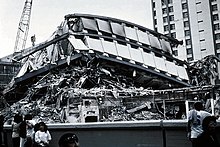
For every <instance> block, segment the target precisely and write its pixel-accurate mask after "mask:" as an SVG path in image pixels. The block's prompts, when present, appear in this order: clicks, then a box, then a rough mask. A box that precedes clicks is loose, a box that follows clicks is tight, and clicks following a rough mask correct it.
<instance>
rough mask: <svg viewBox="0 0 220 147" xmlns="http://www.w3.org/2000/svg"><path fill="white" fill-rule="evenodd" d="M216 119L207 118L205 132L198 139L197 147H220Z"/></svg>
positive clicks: (203, 126) (205, 119)
mask: <svg viewBox="0 0 220 147" xmlns="http://www.w3.org/2000/svg"><path fill="white" fill-rule="evenodd" d="M215 127H216V117H215V116H207V117H205V118H204V120H203V123H202V128H203V132H202V134H200V135H199V136H198V138H197V142H196V147H220V144H219V142H218V139H217V136H216V133H215Z"/></svg>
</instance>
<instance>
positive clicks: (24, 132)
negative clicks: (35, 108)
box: [19, 114, 34, 147]
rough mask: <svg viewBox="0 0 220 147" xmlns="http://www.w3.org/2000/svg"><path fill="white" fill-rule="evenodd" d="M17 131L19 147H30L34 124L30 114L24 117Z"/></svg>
mask: <svg viewBox="0 0 220 147" xmlns="http://www.w3.org/2000/svg"><path fill="white" fill-rule="evenodd" d="M19 129H20V130H19V136H20V147H31V146H32V135H33V131H34V123H33V121H32V115H31V114H26V115H25V117H24V120H23V121H22V122H21V124H20V125H19Z"/></svg>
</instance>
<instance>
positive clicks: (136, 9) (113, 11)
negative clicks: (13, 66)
mask: <svg viewBox="0 0 220 147" xmlns="http://www.w3.org/2000/svg"><path fill="white" fill-rule="evenodd" d="M25 1H26V0H0V57H4V56H6V55H9V54H12V53H13V52H14V45H15V40H16V35H17V29H18V24H19V20H20V17H21V14H22V11H23V7H24V4H25ZM151 11H152V8H151V0H33V3H32V11H31V18H30V26H29V32H28V37H27V41H26V48H27V47H30V46H31V39H30V38H31V36H33V35H35V36H36V42H35V43H36V44H38V43H41V42H43V41H46V40H47V39H48V38H49V37H50V36H51V35H52V33H53V32H54V31H55V30H56V29H57V26H59V25H60V23H61V22H62V21H63V20H64V16H65V15H67V14H74V13H83V14H94V15H101V16H108V17H113V18H118V19H122V20H126V21H129V22H132V23H135V24H138V25H141V26H144V27H147V28H149V29H153V20H152V12H151Z"/></svg>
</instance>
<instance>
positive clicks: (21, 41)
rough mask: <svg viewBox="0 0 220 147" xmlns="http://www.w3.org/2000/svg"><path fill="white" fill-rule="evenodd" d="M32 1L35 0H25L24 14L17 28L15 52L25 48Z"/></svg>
mask: <svg viewBox="0 0 220 147" xmlns="http://www.w3.org/2000/svg"><path fill="white" fill-rule="evenodd" d="M32 1H33V0H26V1H25V5H24V8H23V11H22V15H21V18H20V21H19V26H18V30H17V36H16V41H15V47H14V52H19V51H21V50H22V49H24V48H25V45H26V40H27V35H28V30H29V24H30V17H31V7H32Z"/></svg>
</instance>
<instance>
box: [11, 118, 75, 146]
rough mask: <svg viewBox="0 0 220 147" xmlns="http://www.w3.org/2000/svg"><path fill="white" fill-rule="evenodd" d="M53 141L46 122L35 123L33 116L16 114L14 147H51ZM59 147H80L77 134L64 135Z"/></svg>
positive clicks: (13, 136)
mask: <svg viewBox="0 0 220 147" xmlns="http://www.w3.org/2000/svg"><path fill="white" fill-rule="evenodd" d="M51 140H52V137H51V134H50V132H49V130H48V127H47V125H46V124H45V123H44V122H38V123H35V121H34V120H32V115H30V114H27V115H25V116H24V118H23V117H22V115H20V114H15V116H14V120H13V122H12V144H13V147H49V146H50V141H51ZM58 145H59V147H79V140H78V137H77V136H76V134H74V133H66V134H63V135H62V136H61V137H60V139H59V143H58Z"/></svg>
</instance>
